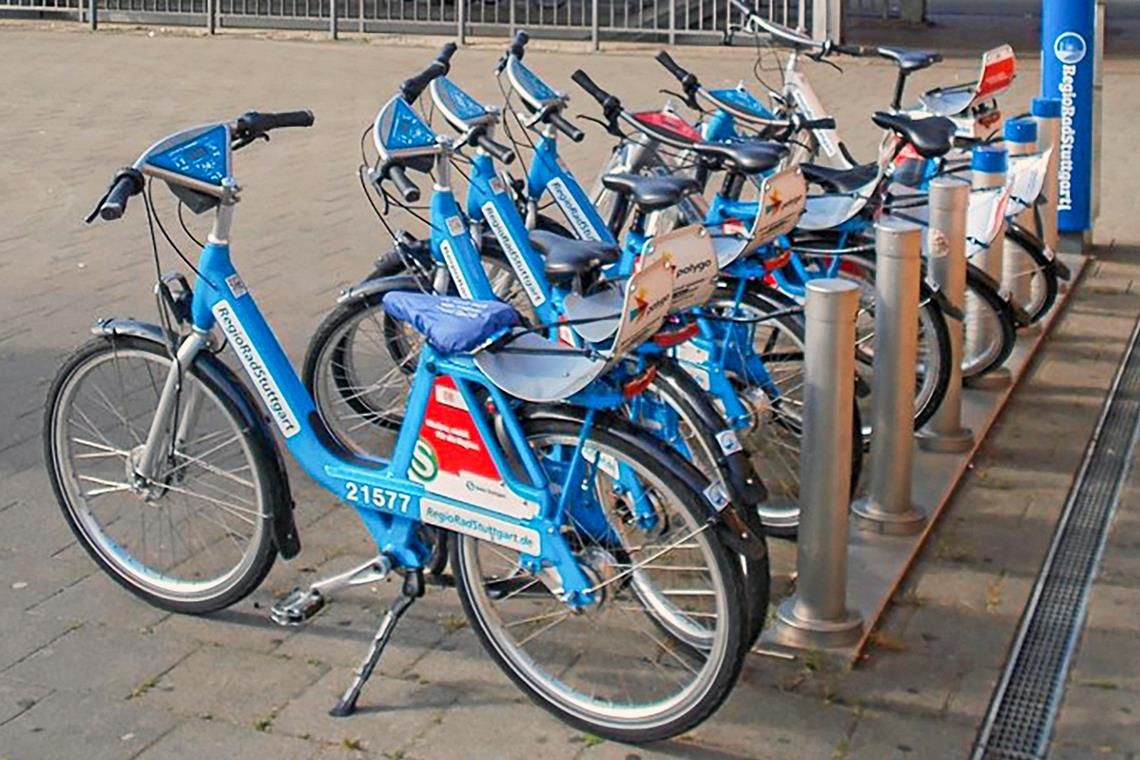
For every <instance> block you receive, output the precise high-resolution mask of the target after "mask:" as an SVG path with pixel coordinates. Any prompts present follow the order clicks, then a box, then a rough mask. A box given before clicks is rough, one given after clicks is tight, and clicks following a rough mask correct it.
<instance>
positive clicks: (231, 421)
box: [44, 337, 285, 614]
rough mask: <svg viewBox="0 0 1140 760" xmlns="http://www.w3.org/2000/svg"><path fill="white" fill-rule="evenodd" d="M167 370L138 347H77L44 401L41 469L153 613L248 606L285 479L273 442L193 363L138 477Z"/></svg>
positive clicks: (99, 551)
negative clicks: (156, 462) (160, 448)
mask: <svg viewBox="0 0 1140 760" xmlns="http://www.w3.org/2000/svg"><path fill="white" fill-rule="evenodd" d="M171 363H172V362H171V359H170V356H169V355H168V354H167V352H166V349H165V347H163V346H161V345H158V344H156V343H152V342H150V341H146V340H142V339H139V338H131V337H114V338H97V339H95V340H92V341H89V342H88V343H86V344H84V345H83V346H81V347H80V348H79V349H78V350H76V352H75V353H74V354H72V355H71V357H69V358H68V359H67V360H66V361H65V362H64V364H63V366H62V367H61V368H60V369H59V372H58V373H57V375H56V378H55V381H54V382H53V383H52V386H51V390H50V391H49V393H48V399H47V406H46V409H45V414H44V459H45V461H46V462H47V468H48V474H49V477H50V479H51V484H52V488H53V490H54V491H55V495H56V498H57V500H58V501H59V505H60V508H61V509H62V510H63V514H64V517H65V518H66V519H67V523H68V525H69V526H70V527H71V530H72V532H74V533H75V536H76V538H77V539H78V540H79V543H80V544H82V546H83V548H84V549H86V550H87V552H88V553H89V554H90V555H91V557H92V558H93V559H94V560H95V561H96V562H97V563H98V564H99V565H100V567H102V568H103V569H104V570H105V571H106V572H107V573H108V574H110V575H111V577H112V578H114V579H115V580H116V581H117V582H118V583H120V584H121V585H122V586H124V587H125V588H127V589H129V590H130V591H132V592H133V593H135V594H137V595H138V596H140V597H142V598H143V599H145V600H146V601H147V602H149V603H151V604H153V605H155V606H157V607H161V608H163V609H167V610H172V611H174V612H184V613H193V614H202V613H207V612H214V611H216V610H220V609H223V608H225V607H228V606H230V605H231V604H233V603H235V602H237V601H238V600H240V599H242V598H244V597H245V596H246V595H247V594H249V593H250V592H251V591H253V590H254V589H255V588H257V586H258V584H259V583H261V581H262V580H263V579H264V578H265V576H266V574H267V573H268V572H269V569H270V568H271V567H272V566H273V561H274V559H275V558H276V551H275V548H274V544H273V537H272V530H271V513H272V510H273V508H274V505H275V501H274V500H275V499H282V498H285V497H284V495H283V494H282V493H281V491H280V489H281V484H282V483H283V482H284V474H283V472H282V471H281V469H280V464H279V462H278V459H277V457H276V452H274V450H273V448H272V441H271V440H270V439H268V438H267V437H264V436H261V435H258V434H257V432H256V431H255V430H254V429H253V428H251V426H250V425H248V424H247V423H246V419H247V417H246V416H245V414H243V411H245V412H248V409H252V408H253V407H252V402H249V406H248V407H247V409H246V410H243V409H241V408H239V407H238V405H237V404H236V402H235V400H234V395H233V393H234V387H235V386H234V385H233V384H236V383H237V382H238V381H237V380H236V379H234V378H232V376H228V375H227V376H225V377H220V376H219V375H218V374H217V372H211V371H204V370H203V369H202V368H200V367H199V366H198V365H197V363H195V365H194V366H192V367H189V368H187V370H186V372H185V375H184V377H183V380H182V392H181V394H180V398H179V404H178V411H177V415H176V416H175V418H174V421H173V422H172V424H171V430H172V431H173V432H174V435H172V436H171V439H172V441H171V443H170V447H169V451H167V452H166V453H165V455H164V456H163V458H162V461H161V463H160V469H159V474H158V475H156V476H155V477H152V478H149V479H143V478H142V477H141V476H139V475H138V473H137V469H136V465H137V463H138V460H139V457H140V455H141V453H142V450H143V442H144V441H145V440H146V437H147V431H148V429H149V428H150V425H151V420H152V419H153V417H154V414H155V411H156V408H157V405H158V397H159V393H160V391H161V389H162V386H163V382H164V380H165V379H166V377H167V374H168V372H169V370H170V367H171ZM218 366H219V367H220V366H221V365H218ZM227 386H229V387H227Z"/></svg>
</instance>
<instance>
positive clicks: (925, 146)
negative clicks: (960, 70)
mask: <svg viewBox="0 0 1140 760" xmlns="http://www.w3.org/2000/svg"><path fill="white" fill-rule="evenodd" d="M871 121H873V122H875V124H877V125H878V126H880V127H882V128H883V129H889V130H891V131H893V132H895V133H896V134H898V135H899V136H901V137H902V138H903V139H904V140H906V141H907V142H908V143H910V144H911V145H912V146H914V149H915V150H916V151H918V154H919V155H920V156H922V157H923V158H937V157H938V156H941V155H942V154H944V153H946V152H947V151H949V150H950V147H951V146H952V145H953V142H954V133H955V132H957V131H958V127H956V126H955V125H954V122H952V121H950V120H949V119H947V118H946V117H944V116H931V117H930V118H927V119H912V118H911V117H909V116H904V115H902V114H899V113H887V112H886V111H879V112H877V113H876V114H875V115H874V116H872V117H871Z"/></svg>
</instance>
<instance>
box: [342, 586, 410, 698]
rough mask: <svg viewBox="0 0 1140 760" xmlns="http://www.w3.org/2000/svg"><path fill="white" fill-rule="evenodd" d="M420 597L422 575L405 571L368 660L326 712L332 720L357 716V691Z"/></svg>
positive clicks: (377, 632) (358, 693) (366, 659)
mask: <svg viewBox="0 0 1140 760" xmlns="http://www.w3.org/2000/svg"><path fill="white" fill-rule="evenodd" d="M423 595H424V571H423V570H421V569H419V568H416V569H414V570H408V571H407V573H406V574H405V575H404V584H403V586H402V587H401V588H400V596H399V597H398V598H397V599H396V601H395V602H393V603H392V606H391V607H390V608H389V609H388V611H387V612H386V613H384V618H383V619H382V620H381V621H380V627H379V628H377V629H376V635H375V636H373V637H372V646H371V647H369V649H368V656H367V657H365V658H364V662H362V663H360V670H358V671H356V676H355V677H354V678H353V679H352V685H351V686H349V687H348V691H346V692H345V693H344V696H342V697H341V698H340V701H339V702H337V703H336V705H335V706H334V707H333V708H332V709H331V710H329V715H331V716H333V717H334V718H343V717H345V716H348V715H352V714H353V713H354V712H356V700H357V699H358V698H359V697H360V690H361V689H363V688H364V683H365V682H366V681H367V680H368V679H369V677H370V676H371V675H372V671H373V670H375V669H376V663H378V662H379V661H380V655H381V654H382V653H383V652H384V647H385V646H386V645H387V644H388V639H390V638H391V637H392V631H393V630H395V628H396V623H398V622H400V618H401V617H403V615H404V613H405V612H407V611H408V608H409V607H411V606H412V602H414V601H416V600H417V599H419V598H420V597H421V596H423Z"/></svg>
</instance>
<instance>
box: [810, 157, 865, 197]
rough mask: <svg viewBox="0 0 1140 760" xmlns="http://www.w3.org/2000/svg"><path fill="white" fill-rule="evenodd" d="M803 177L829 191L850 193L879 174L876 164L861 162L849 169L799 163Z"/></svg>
mask: <svg viewBox="0 0 1140 760" xmlns="http://www.w3.org/2000/svg"><path fill="white" fill-rule="evenodd" d="M800 170H801V171H802V172H803V173H804V179H806V180H807V181H808V182H810V183H812V184H814V185H819V186H820V187H822V188H823V189H824V190H825V191H827V192H829V193H850V192H854V191H855V190H858V189H859V188H861V187H863V186H864V185H866V184H867V183H868V182H870V181H871V180H873V179H875V177H877V176H878V175H879V165H878V164H862V165H861V166H853V167H851V168H850V169H832V168H831V167H829V166H819V165H817V164H800Z"/></svg>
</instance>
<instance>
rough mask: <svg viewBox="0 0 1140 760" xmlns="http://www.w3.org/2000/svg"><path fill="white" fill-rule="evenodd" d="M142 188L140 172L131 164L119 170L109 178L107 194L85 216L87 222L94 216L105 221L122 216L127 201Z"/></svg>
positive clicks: (125, 209)
mask: <svg viewBox="0 0 1140 760" xmlns="http://www.w3.org/2000/svg"><path fill="white" fill-rule="evenodd" d="M142 189H143V175H142V172H140V171H139V170H138V169H136V168H134V167H133V166H128V167H125V168H123V169H121V170H119V173H118V174H116V175H115V178H114V179H113V180H111V187H110V188H109V189H108V190H107V194H106V195H104V196H103V199H102V200H101V201H99V205H97V206H96V207H95V210H94V211H92V212H91V214H90V215H89V216H88V217H87V220H86V221H87V223H88V224H90V223H91V222H93V221H94V220H95V217H96V216H98V217H99V218H100V219H102V220H103V221H105V222H111V221H114V220H116V219H120V218H122V216H123V214H124V213H126V211H127V201H129V200H130V198H131V196H132V195H138V194H139V193H141V192H142Z"/></svg>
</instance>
